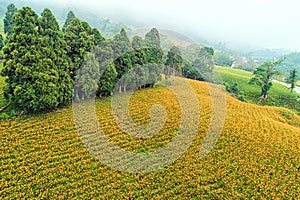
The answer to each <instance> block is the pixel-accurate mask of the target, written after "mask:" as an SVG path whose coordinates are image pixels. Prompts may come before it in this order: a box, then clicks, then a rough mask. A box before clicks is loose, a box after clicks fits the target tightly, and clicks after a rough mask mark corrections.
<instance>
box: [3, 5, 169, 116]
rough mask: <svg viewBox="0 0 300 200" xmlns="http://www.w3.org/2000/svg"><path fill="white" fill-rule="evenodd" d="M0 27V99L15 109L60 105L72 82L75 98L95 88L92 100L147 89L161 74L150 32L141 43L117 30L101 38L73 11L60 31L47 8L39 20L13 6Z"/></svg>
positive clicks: (160, 55)
mask: <svg viewBox="0 0 300 200" xmlns="http://www.w3.org/2000/svg"><path fill="white" fill-rule="evenodd" d="M4 25H5V26H4V27H5V33H6V35H7V40H6V42H5V43H6V44H5V47H4V49H3V53H4V58H5V61H4V67H3V70H2V72H1V75H2V76H6V77H7V79H6V82H7V84H6V87H5V88H4V95H5V97H6V99H8V100H9V102H10V103H11V104H12V105H13V106H14V107H16V108H18V109H20V110H25V111H28V112H32V111H33V112H37V111H41V110H51V109H54V108H57V107H59V106H61V105H65V104H67V103H68V102H70V100H71V98H72V96H73V94H74V90H73V89H74V84H75V83H76V84H75V94H76V95H75V96H76V97H77V99H83V98H89V97H90V96H91V92H92V91H94V90H96V91H97V93H96V94H97V96H108V95H111V93H112V92H113V88H116V87H117V88H119V91H120V92H126V91H128V90H133V89H135V88H136V87H137V86H138V88H142V87H150V86H153V84H154V83H155V82H157V80H158V79H159V77H160V74H161V73H163V66H162V64H164V62H163V51H162V49H161V48H160V37H159V33H158V31H157V29H155V28H153V29H152V30H151V31H150V32H149V33H147V34H146V36H145V39H143V38H141V37H139V36H135V37H134V38H133V39H132V41H130V39H129V38H128V36H127V34H126V32H125V30H124V29H122V30H121V32H120V34H117V35H116V36H115V37H114V38H112V39H110V40H105V39H104V38H103V37H102V36H101V34H100V32H99V31H98V30H97V29H96V28H92V27H90V26H89V24H88V23H87V22H83V21H80V20H79V19H77V18H76V17H75V15H74V13H72V12H69V13H68V16H67V19H66V21H65V24H64V26H63V28H62V30H60V27H59V25H58V22H57V20H56V19H55V17H54V16H53V14H52V13H51V11H50V10H49V9H45V10H44V11H43V12H42V13H41V16H38V15H37V14H36V13H35V12H34V11H33V10H32V9H31V8H30V7H23V8H22V9H20V10H17V9H16V7H15V6H14V5H13V4H10V5H9V6H8V10H7V13H6V17H5V19H4ZM92 51H93V53H90V52H92ZM82 65H84V66H88V67H84V68H81V66H82ZM144 65H145V66H146V67H143V66H144ZM133 69H134V70H135V73H133ZM136 71H139V73H136ZM101 74H102V75H101ZM125 74H126V76H125ZM137 74H138V75H137ZM100 75H101V76H100ZM123 76H124V77H125V78H124V77H123ZM133 76H135V77H133ZM122 77H123V78H122ZM121 78H122V79H121ZM120 79H121V81H120ZM75 81H76V82H75Z"/></svg>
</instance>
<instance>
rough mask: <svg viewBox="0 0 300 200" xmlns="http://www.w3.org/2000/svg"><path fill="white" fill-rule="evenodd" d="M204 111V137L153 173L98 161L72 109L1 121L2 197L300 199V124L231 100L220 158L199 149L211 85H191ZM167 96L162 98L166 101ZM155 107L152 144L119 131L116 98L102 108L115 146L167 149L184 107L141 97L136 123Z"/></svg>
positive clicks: (153, 93) (153, 92)
mask: <svg viewBox="0 0 300 200" xmlns="http://www.w3.org/2000/svg"><path fill="white" fill-rule="evenodd" d="M190 83H191V85H192V87H193V88H194V90H195V94H196V97H197V99H198V100H199V106H200V111H201V119H200V122H199V129H198V131H197V136H196V139H195V140H194V142H193V143H192V145H191V146H190V148H189V149H188V150H187V152H185V154H184V155H183V156H182V157H181V158H179V159H178V160H177V161H175V162H174V163H173V164H171V165H170V166H168V167H166V168H163V169H161V170H158V171H154V172H151V173H146V174H131V173H126V172H119V171H116V170H114V169H111V168H109V167H107V166H105V165H103V164H102V163H101V162H98V161H97V160H96V159H94V158H93V157H92V156H91V154H89V152H88V151H87V149H86V148H85V146H84V145H83V144H82V142H81V141H80V139H79V137H78V134H77V132H76V129H75V126H74V121H73V115H72V108H71V107H69V108H66V109H63V110H60V111H57V112H54V113H50V114H47V115H41V116H32V117H29V118H22V119H17V120H15V121H12V120H4V121H0V143H1V144H0V161H1V165H0V168H1V169H0V197H1V198H2V199H5V198H7V199H8V198H33V197H38V198H72V197H73V198H75V197H76V198H92V197H94V198H106V199H132V198H141V199H144V198H161V199H167V198H177V199H183V198H186V199H190V198H195V199H202V198H208V199H212V198H214V199H216V198H217V199H225V198H230V199H241V198H245V199H248V198H250V197H254V198H256V199H257V198H270V199H274V198H276V197H278V198H283V197H284V198H290V199H297V198H300V196H299V191H300V177H299V170H300V156H299V150H300V146H299V144H300V117H299V116H297V115H296V114H295V113H293V112H291V111H289V110H287V109H281V108H273V107H261V106H257V105H253V104H248V103H243V102H240V101H238V100H236V99H234V98H232V97H230V96H227V105H226V110H227V112H226V121H225V125H224V129H223V132H222V135H221V137H220V139H219V140H218V143H217V145H216V146H215V147H214V149H213V151H212V152H211V153H210V154H209V155H208V156H206V157H205V158H203V159H200V158H199V150H200V148H201V144H202V141H203V138H204V136H205V135H206V132H207V130H208V127H209V122H210V119H211V115H210V112H211V109H212V108H211V98H210V95H209V90H208V87H207V84H206V83H202V82H198V81H192V80H191V81H190ZM162 97H163V98H162ZM152 104H160V105H162V106H164V107H165V109H166V112H167V115H168V118H167V121H166V124H165V126H164V128H163V130H162V131H160V132H159V133H158V134H157V135H156V136H154V137H153V138H149V139H136V138H133V137H131V136H128V135H126V134H124V133H122V131H121V130H120V129H119V128H118V126H117V125H116V124H115V122H114V120H113V117H112V113H111V109H110V106H111V104H110V99H102V100H97V101H96V110H97V115H98V119H99V122H100V124H101V127H102V128H103V129H104V130H105V132H106V134H107V136H108V137H109V138H110V140H111V141H112V142H114V143H115V144H118V145H119V146H121V147H123V148H124V149H126V150H131V151H135V152H144V151H155V150H156V149H157V148H160V147H161V146H163V145H165V144H167V143H168V142H169V141H170V140H171V139H172V138H173V137H174V136H175V135H176V130H178V126H179V124H180V116H181V115H180V105H179V103H178V101H177V100H176V98H175V96H174V95H173V94H172V93H171V92H170V91H169V90H167V89H166V88H164V87H162V86H158V87H156V88H154V89H145V90H141V91H137V92H136V93H135V94H134V95H133V97H132V100H131V105H130V111H131V115H132V118H133V120H134V121H135V122H136V123H137V124H140V125H146V124H147V123H149V114H148V109H145V108H149V106H150V105H152Z"/></svg>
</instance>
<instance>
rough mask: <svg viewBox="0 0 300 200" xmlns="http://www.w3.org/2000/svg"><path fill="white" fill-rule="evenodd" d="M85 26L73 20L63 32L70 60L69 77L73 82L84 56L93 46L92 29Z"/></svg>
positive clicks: (77, 20) (85, 24)
mask: <svg viewBox="0 0 300 200" xmlns="http://www.w3.org/2000/svg"><path fill="white" fill-rule="evenodd" d="M87 25H88V24H87V23H82V22H81V21H80V20H79V19H77V18H75V19H73V21H72V23H71V24H70V25H69V26H68V27H67V28H66V30H65V41H66V42H67V45H68V56H69V57H70V58H71V77H72V79H73V80H74V81H75V77H76V75H77V72H78V70H79V69H80V67H81V65H82V63H83V61H84V59H85V57H86V55H87V54H88V53H89V52H91V51H92V49H93V48H94V44H95V40H94V36H93V35H91V32H92V29H91V28H90V27H89V26H88V27H87Z"/></svg>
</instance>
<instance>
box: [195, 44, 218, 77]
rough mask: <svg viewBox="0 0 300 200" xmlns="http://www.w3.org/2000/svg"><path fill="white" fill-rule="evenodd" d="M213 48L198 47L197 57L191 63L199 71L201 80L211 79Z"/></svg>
mask: <svg viewBox="0 0 300 200" xmlns="http://www.w3.org/2000/svg"><path fill="white" fill-rule="evenodd" d="M213 56H214V49H213V48H211V47H204V48H201V49H200V52H199V54H198V57H197V58H196V59H195V61H194V62H193V65H194V66H195V67H197V68H198V69H199V71H200V73H201V76H202V79H201V80H203V81H211V80H212V73H213V70H214V60H213Z"/></svg>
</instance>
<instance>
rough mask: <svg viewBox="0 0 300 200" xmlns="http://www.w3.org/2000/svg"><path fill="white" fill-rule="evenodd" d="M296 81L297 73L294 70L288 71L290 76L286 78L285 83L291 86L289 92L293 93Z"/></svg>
mask: <svg viewBox="0 0 300 200" xmlns="http://www.w3.org/2000/svg"><path fill="white" fill-rule="evenodd" d="M297 81H298V72H297V70H296V69H293V70H291V71H290V75H289V76H288V77H287V79H286V82H287V83H288V84H291V87H290V90H291V92H293V90H294V88H295V87H296V83H297Z"/></svg>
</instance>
